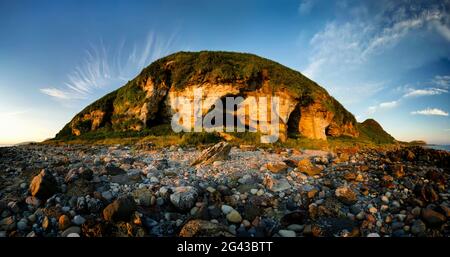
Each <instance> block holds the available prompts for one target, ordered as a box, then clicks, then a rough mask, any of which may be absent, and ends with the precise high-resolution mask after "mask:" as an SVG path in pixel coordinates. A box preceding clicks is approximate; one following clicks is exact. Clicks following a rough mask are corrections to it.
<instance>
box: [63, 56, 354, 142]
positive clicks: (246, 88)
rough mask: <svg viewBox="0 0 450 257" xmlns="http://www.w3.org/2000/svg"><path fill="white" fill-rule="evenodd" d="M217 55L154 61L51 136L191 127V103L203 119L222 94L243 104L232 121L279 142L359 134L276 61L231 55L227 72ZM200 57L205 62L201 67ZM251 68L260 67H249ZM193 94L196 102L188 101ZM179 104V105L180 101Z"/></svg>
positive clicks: (322, 95)
mask: <svg viewBox="0 0 450 257" xmlns="http://www.w3.org/2000/svg"><path fill="white" fill-rule="evenodd" d="M211 53H213V54H211ZM216 54H217V53H215V52H207V54H206V57H205V54H204V53H203V52H200V53H187V54H186V53H180V54H174V55H172V56H169V57H166V58H163V59H161V60H158V61H157V62H155V63H154V64H152V65H150V66H149V67H148V68H146V69H144V71H143V72H142V73H141V74H140V75H139V76H138V77H136V78H135V79H134V80H132V81H130V82H128V83H127V85H125V86H124V87H122V88H120V89H118V90H116V91H115V92H113V93H111V94H109V95H107V96H105V97H104V98H105V99H103V98H102V99H100V100H98V101H97V102H95V103H94V104H92V105H91V106H88V107H87V108H86V109H85V110H83V111H82V112H81V113H80V114H78V115H77V116H75V117H74V119H73V120H72V121H71V122H70V123H69V124H67V125H66V127H65V128H64V129H63V130H62V131H61V132H60V133H59V134H58V135H57V137H58V136H59V137H63V136H67V135H68V134H70V135H76V136H79V135H81V134H83V133H87V132H89V131H96V130H98V129H110V130H118V131H127V130H134V131H140V130H142V129H145V128H148V127H151V126H154V125H158V124H161V123H170V121H171V119H172V117H173V115H174V114H177V113H178V114H181V115H183V114H185V115H186V117H187V116H189V117H191V119H190V120H181V123H182V124H183V126H184V127H189V128H193V127H194V125H195V124H194V118H193V115H192V114H194V111H195V108H194V107H193V104H194V101H195V100H200V101H201V103H202V105H201V108H200V109H199V110H198V112H199V113H198V114H199V115H200V116H202V117H205V115H208V113H210V112H211V111H212V110H213V109H214V107H215V104H216V103H218V102H217V101H221V103H222V105H223V107H225V105H226V101H225V98H226V97H229V96H231V97H241V98H242V99H243V102H242V103H241V104H240V105H239V106H238V107H237V109H236V111H235V112H233V113H232V114H234V115H235V116H238V118H239V120H238V122H241V123H242V124H244V125H245V126H246V128H247V129H250V127H252V126H256V127H255V128H254V129H256V130H258V131H261V132H263V134H264V133H265V134H271V133H272V131H274V130H275V129H277V130H279V133H280V139H281V140H285V139H286V138H287V136H288V131H289V132H291V133H292V132H293V133H298V134H300V135H302V136H304V137H307V138H312V139H323V140H326V138H327V136H332V137H337V136H341V135H347V136H352V137H356V136H358V134H359V132H358V129H357V126H356V120H355V119H354V117H353V115H351V114H350V113H349V112H348V111H346V110H345V109H344V108H343V107H342V106H341V105H340V104H339V103H337V101H336V100H334V98H332V97H331V96H329V95H328V93H327V92H326V91H325V90H324V89H323V88H321V87H320V86H318V85H317V84H315V83H314V82H312V81H310V80H308V79H306V78H305V77H304V76H302V75H301V74H300V73H298V72H295V71H292V70H287V71H285V70H283V69H287V68H285V67H283V66H281V65H279V64H277V63H273V62H270V61H268V60H265V59H262V58H259V57H255V56H252V55H243V54H237V55H239V58H238V61H239V62H238V63H234V64H233V65H230V66H229V67H228V66H224V65H225V64H223V62H225V61H227V60H228V59H227V58H230V60H228V61H230V62H231V61H235V62H236V59H233V58H235V57H234V56H233V55H230V53H222V52H221V53H218V57H220V58H218V59H212V58H215V57H216ZM232 54H235V53H232ZM209 55H212V57H211V56H209ZM240 55H243V56H240ZM186 58H188V59H186ZM202 58H203V59H205V58H206V60H207V62H206V64H204V63H203V61H202V60H203V59H202ZM246 58H247V59H248V60H247V59H246ZM199 63H200V64H201V65H200V66H199ZM211 63H212V64H211ZM255 64H260V65H261V67H259V68H255V67H254V66H255ZM227 65H228V64H227ZM203 66H207V67H209V68H208V69H206V68H203ZM199 67H200V68H199ZM217 67H219V68H217ZM249 67H250V68H249ZM229 69H231V70H232V72H231V75H229V74H228V73H227V72H230V71H229ZM233 69H234V70H233ZM186 70H187V71H186ZM241 70H243V71H245V72H247V70H250V72H247V73H248V74H250V75H246V74H247V73H244V74H243V75H242V74H241V73H240V72H241ZM283 72H285V74H284V73H283ZM279 73H283V74H284V75H283V76H281V75H279ZM227 74H228V75H227ZM241 75H242V76H241ZM287 78H290V79H287ZM199 90H201V98H200V99H198V98H196V97H195V95H194V94H195V92H199ZM275 98H278V100H279V101H278V110H276V112H273V110H272V109H271V108H270V101H271V100H272V99H275ZM180 99H184V100H183V101H185V102H184V103H180ZM264 99H266V100H267V103H268V105H269V108H267V109H265V108H261V104H263V103H264V101H265V100H264ZM255 104H256V105H258V106H259V109H258V111H256V112H255V111H254V110H251V108H252V107H254V105H255ZM272 112H273V113H276V114H277V115H276V117H275V119H276V121H277V123H278V124H279V125H278V127H274V126H275V125H274V124H275V123H273V122H272V120H271V118H272V114H273V113H272ZM237 114H243V115H241V116H239V115H237ZM265 121H267V122H265ZM223 122H225V121H223ZM272 123H273V124H272ZM255 124H256V125H255Z"/></svg>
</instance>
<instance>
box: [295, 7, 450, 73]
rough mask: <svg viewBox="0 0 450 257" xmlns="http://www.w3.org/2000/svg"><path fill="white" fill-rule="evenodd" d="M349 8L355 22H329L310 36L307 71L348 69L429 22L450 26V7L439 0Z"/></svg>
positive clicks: (429, 23) (435, 25)
mask: <svg viewBox="0 0 450 257" xmlns="http://www.w3.org/2000/svg"><path fill="white" fill-rule="evenodd" d="M380 5H381V6H383V2H381V3H380ZM346 8H347V9H345V10H341V11H345V12H347V13H348V14H349V16H351V17H348V19H347V20H350V21H351V22H342V21H341V20H333V21H331V22H328V23H327V24H326V25H325V27H324V28H323V29H322V30H321V31H319V32H318V33H316V34H315V35H314V36H313V37H312V38H311V40H310V46H311V48H312V53H311V54H310V57H309V63H308V65H307V66H306V68H305V69H304V73H305V74H306V75H309V76H311V77H312V78H313V79H317V78H319V76H320V75H321V74H325V73H327V72H332V71H336V70H337V69H346V70H348V69H350V68H351V67H350V65H353V66H357V65H361V64H362V63H364V62H366V61H367V60H368V59H369V58H370V57H372V56H373V55H376V54H380V53H382V52H384V51H385V50H386V49H389V48H390V47H392V46H394V45H396V44H397V43H398V42H399V41H401V40H402V39H403V38H405V37H406V36H407V35H408V34H409V33H410V32H412V31H416V30H417V29H419V28H426V26H427V25H429V26H432V27H439V26H440V27H439V28H441V30H443V29H442V28H445V29H447V30H448V24H449V23H450V18H449V17H450V15H449V13H448V11H447V10H446V9H445V8H443V7H442V5H439V3H437V4H433V3H430V4H428V5H425V4H424V5H422V3H420V2H416V3H410V2H401V1H395V2H388V4H386V7H385V6H383V7H380V8H379V9H380V12H378V13H375V14H373V13H370V11H368V10H367V8H363V7H360V8H356V7H355V8H353V9H350V10H349V9H348V7H346ZM352 10H353V11H352ZM355 10H356V11H355Z"/></svg>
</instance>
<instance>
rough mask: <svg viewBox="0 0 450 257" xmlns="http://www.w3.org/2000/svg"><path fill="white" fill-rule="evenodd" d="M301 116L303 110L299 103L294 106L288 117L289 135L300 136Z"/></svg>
mask: <svg viewBox="0 0 450 257" xmlns="http://www.w3.org/2000/svg"><path fill="white" fill-rule="evenodd" d="M300 118H301V110H300V104H297V105H296V106H295V108H294V110H293V111H292V112H291V114H289V118H288V122H287V125H288V128H287V132H288V137H298V135H299V134H300V133H299V123H300Z"/></svg>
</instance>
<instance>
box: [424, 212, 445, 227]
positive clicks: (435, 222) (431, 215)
mask: <svg viewBox="0 0 450 257" xmlns="http://www.w3.org/2000/svg"><path fill="white" fill-rule="evenodd" d="M422 219H423V220H424V221H425V223H427V224H428V225H429V226H430V227H439V226H440V225H442V224H444V223H445V221H446V218H445V216H444V215H442V214H440V213H439V212H436V211H434V210H432V209H429V208H426V209H423V210H422Z"/></svg>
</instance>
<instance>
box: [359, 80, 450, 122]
mask: <svg viewBox="0 0 450 257" xmlns="http://www.w3.org/2000/svg"><path fill="white" fill-rule="evenodd" d="M449 81H450V76H435V77H433V79H431V80H430V81H428V82H425V83H424V84H427V85H433V86H440V87H429V88H422V89H417V88H412V87H411V86H410V85H405V86H403V87H399V88H398V91H400V92H402V91H403V92H405V93H403V95H401V96H400V97H399V98H398V99H397V100H394V101H390V102H383V103H380V104H379V105H375V106H370V107H368V108H367V113H368V114H373V113H375V112H376V111H377V110H380V109H387V108H394V107H397V106H399V105H400V103H401V102H402V101H404V100H406V99H408V98H411V97H423V96H435V95H441V94H447V93H449V90H448V89H446V88H445V87H446V85H448V83H449Z"/></svg>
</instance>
